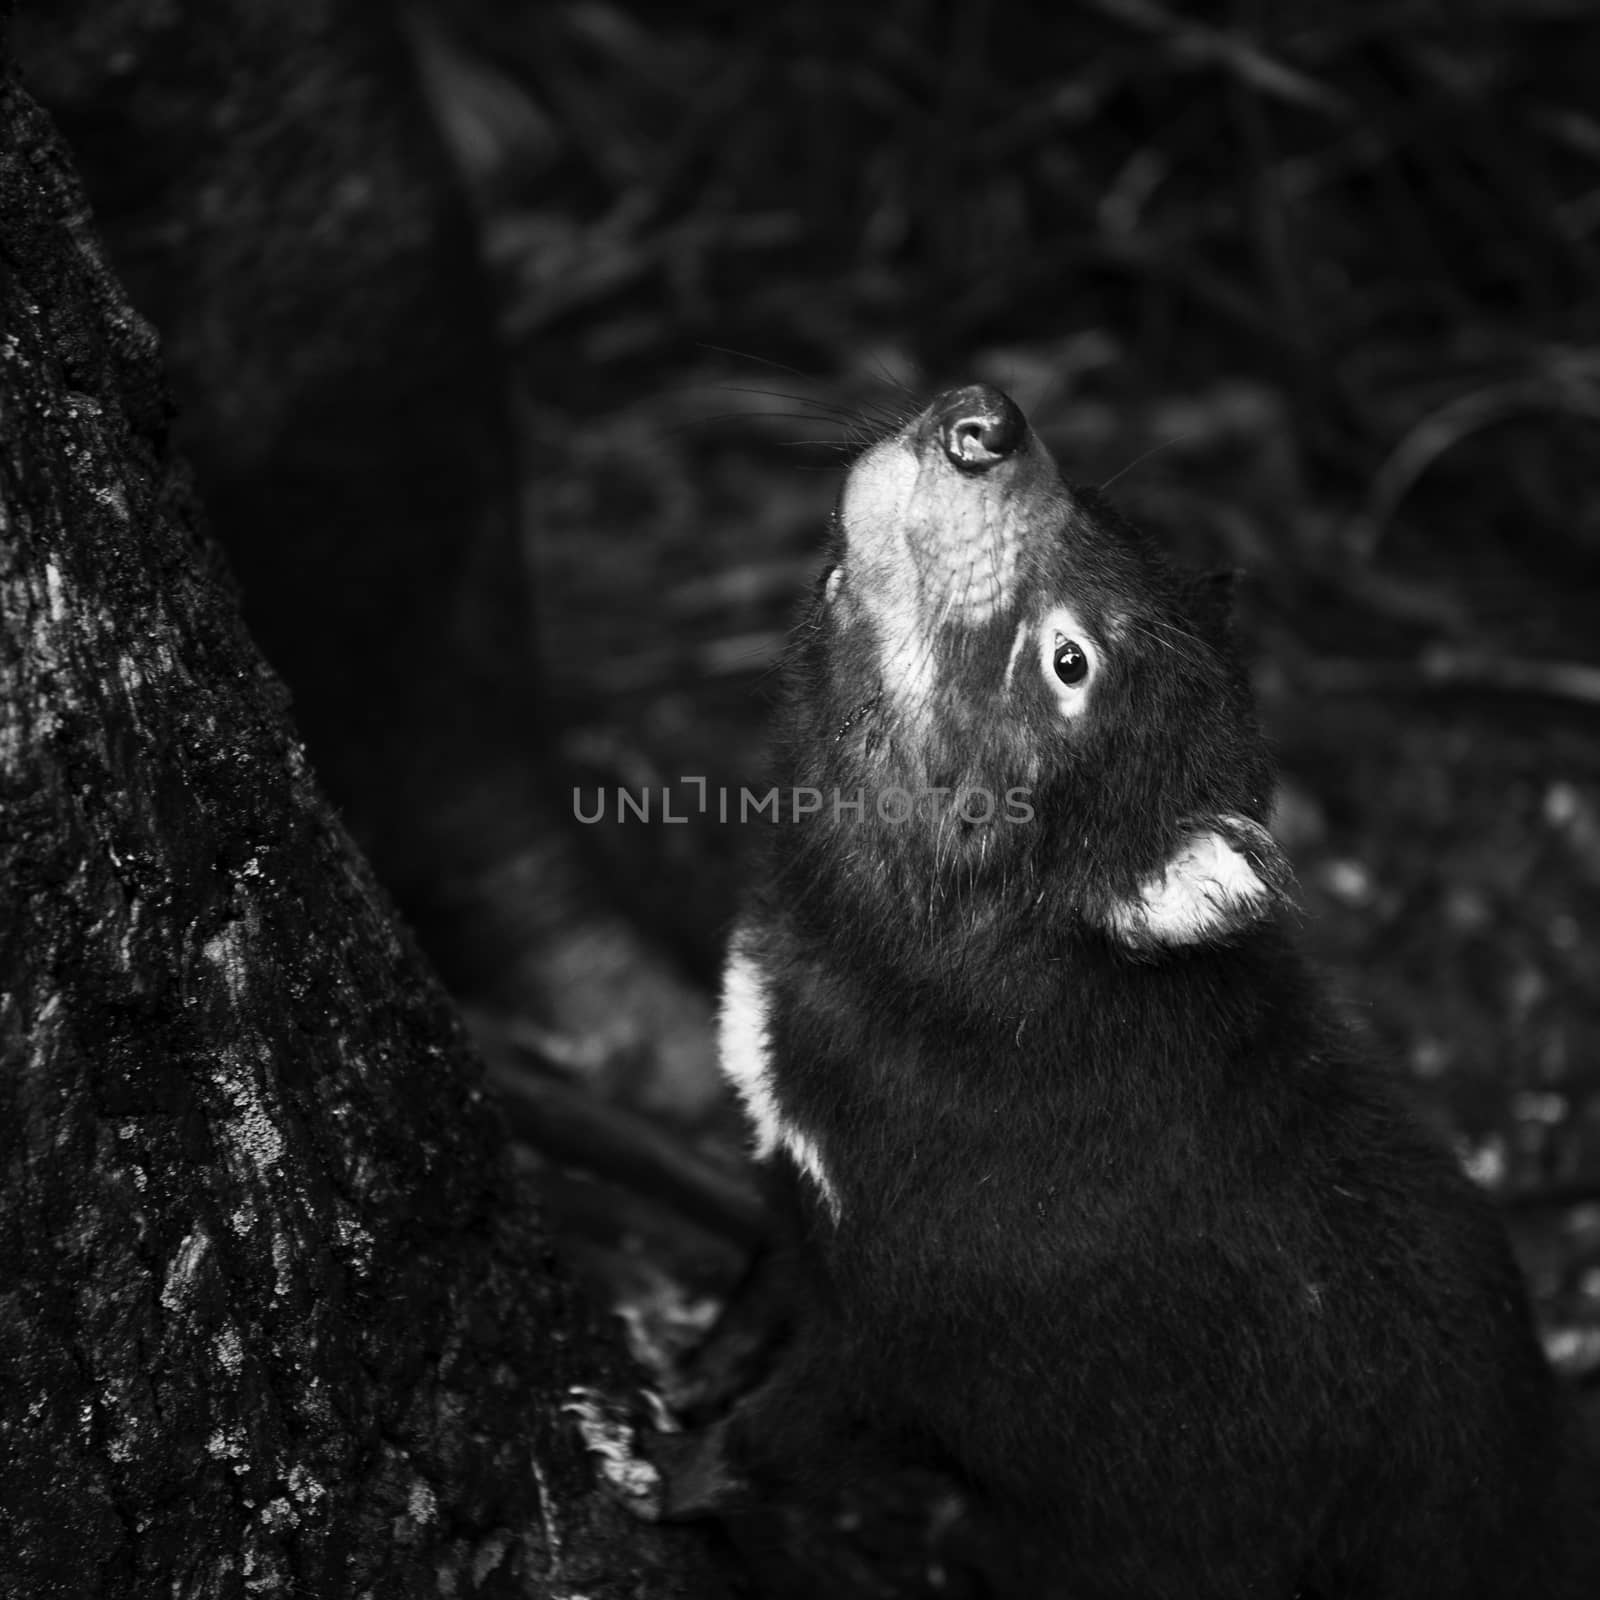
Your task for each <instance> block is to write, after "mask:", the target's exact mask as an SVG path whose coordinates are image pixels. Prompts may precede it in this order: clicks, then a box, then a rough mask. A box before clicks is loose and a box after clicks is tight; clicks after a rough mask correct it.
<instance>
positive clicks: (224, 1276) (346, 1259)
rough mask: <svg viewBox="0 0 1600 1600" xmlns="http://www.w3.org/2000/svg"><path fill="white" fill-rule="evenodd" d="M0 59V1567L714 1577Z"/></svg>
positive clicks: (280, 1576)
mask: <svg viewBox="0 0 1600 1600" xmlns="http://www.w3.org/2000/svg"><path fill="white" fill-rule="evenodd" d="M169 411H170V406H169V402H168V400H167V398H166V394H165V390H164V387H163V384H162V381H161V379H160V376H159V367H158V360H157V354H156V349H155V342H154V339H153V336H152V334H151V331H150V329H149V327H148V326H147V325H146V324H145V323H144V322H143V321H142V320H141V319H140V318H139V317H138V316H137V315H136V314H135V313H134V312H133V311H131V310H130V308H129V307H128V305H127V303H126V301H125V300H124V298H123V296H122V294H121V292H120V290H119V288H118V286H117V285H116V283H115V282H114V280H113V278H112V277H111V275H110V273H109V272H108V271H107V269H106V267H105V266H104V264H103V261H102V259H101V256H100V254H99V251H98V248H97V246H96V244H95V241H94V238H93V233H92V226H91V224H90V222H89V220H88V217H87V215H86V211H85V207H84V203H83V199H82V196H81V193H80V192H79V189H78V186H77V183H76V180H75V179H74V177H73V175H72V173H71V171H70V165H69V162H68V159H67V157H66V155H65V153H64V150H63V148H62V146H61V145H60V144H59V143H58V142H57V140H56V139H55V136H54V134H53V131H52V130H51V128H50V127H49V125H48V122H47V121H46V119H44V118H43V116H42V114H41V113H40V112H39V111H38V110H37V108H36V107H35V106H34V105H33V104H32V103H31V102H30V101H29V100H28V98H27V97H26V96H25V95H24V94H23V93H22V92H21V91H20V90H19V89H18V88H17V87H16V86H15V85H14V83H13V82H12V81H11V80H10V77H9V75H7V77H6V79H5V82H4V85H3V87H0V517H3V522H0V885H3V898H0V991H3V993H0V1173H3V1183H4V1195H3V1203H0V1592H4V1593H5V1594H7V1595H15V1596H19V1597H31V1596H35V1595H40V1596H42V1595H47V1594H60V1595H73V1596H93V1595H115V1596H119V1597H123V1596H134V1597H138V1596H145V1595H149V1596H152V1597H153V1596H155V1595H158V1594H159V1595H161V1596H174V1595H176V1596H216V1597H219V1600H220V1597H232V1596H244V1595H246V1594H282V1595H288V1594H298V1595H314V1596H319V1597H320V1596H329V1597H336V1596H345V1595H349V1596H358V1595H374V1596H378V1595H381V1596H384V1597H386V1600H387V1597H391V1596H412V1595H424V1594H427V1595H433V1594H452V1595H466V1594H480V1593H481V1594H485V1595H511V1594H517V1595H529V1594H533V1595H556V1594H570V1593H574V1592H577V1591H579V1590H581V1591H582V1592H583V1593H585V1594H588V1595H591V1596H600V1595H620V1594H629V1595H638V1594H652V1595H663V1596H664V1595H669V1594H681V1593H687V1594H695V1595H707V1594H715V1593H717V1592H718V1590H717V1588H716V1585H715V1583H714V1582H713V1580H712V1579H711V1578H710V1577H709V1576H708V1575H707V1574H706V1573H705V1572H704V1571H703V1570H702V1569H701V1568H700V1567H699V1566H698V1561H699V1557H698V1554H697V1550H696V1548H695V1547H692V1546H690V1545H687V1544H683V1543H680V1542H677V1541H670V1542H669V1541H668V1540H667V1538H666V1536H663V1535H660V1534H657V1533H656V1532H654V1531H652V1530H643V1529H639V1528H638V1527H637V1526H636V1525H634V1524H633V1523H631V1522H630V1521H628V1520H627V1519H626V1518H624V1517H622V1516H621V1514H620V1513H617V1512H615V1511H614V1510H613V1509H612V1508H611V1507H610V1505H609V1504H608V1503H607V1502H606V1501H605V1500H604V1499H603V1497H601V1496H600V1495H598V1494H597V1493H596V1492H595V1491H594V1487H593V1482H594V1480H593V1476H592V1474H591V1472H590V1470H589V1467H588V1464H587V1462H586V1461H585V1460H584V1459H583V1457H582V1454H581V1448H580V1445H579V1441H578V1440H577V1438H576V1436H575V1434H574V1433H573V1431H572V1430H571V1428H570V1427H569V1426H568V1424H567V1420H566V1419H565V1418H564V1417H563V1416H562V1414H561V1413H560V1410H559V1406H560V1403H561V1400H562V1398H563V1397H564V1395H565V1393H566V1390H567V1387H568V1385H569V1384H570V1383H571V1382H574V1381H588V1382H597V1381H598V1382H602V1383H604V1382H615V1381H618V1379H619V1378H620V1377H621V1375H622V1371H623V1369H622V1368H621V1366H620V1365H619V1364H618V1358H617V1356H616V1354H615V1351H614V1349H613V1348H612V1345H611V1343H610V1340H609V1338H608V1336H607V1335H606V1334H605V1331H604V1329H603V1328H601V1327H600V1326H597V1324H596V1322H595V1321H594V1320H593V1319H592V1318H591V1316H590V1314H589V1313H588V1312H587V1311H586V1309H585V1308H584V1306H583V1305H582V1304H581V1303H580V1302H579V1301H578V1299H577V1297H576V1296H575V1295H574V1294H573V1292H572V1291H571V1290H570V1289H569V1288H568V1287H567V1285H566V1283H565V1281H564V1280H563V1278H562V1277H561V1275H560V1273H559V1272H558V1271H557V1270H556V1269H555V1267H554V1264H553V1262H552V1260H551V1258H550V1255H549V1253H548V1250H547V1248H546V1246H545V1244H544V1242H543V1240H542V1237H541V1235H540V1233H539V1230H538V1227H537V1224H536V1220H535V1219H534V1218H533V1217H532V1215H531V1213H530V1212H529V1210H528V1208H527V1206H526V1204H525V1202H524V1201H523V1200H522V1199H521V1198H520V1197H519V1196H518V1194H517V1193H516V1192H515V1190H514V1187H513V1185H512V1183H511V1180H510V1179H509V1177H508V1175H507V1169H506V1167H505V1165H504V1163H503V1161H502V1160H501V1159H500V1155H499V1151H500V1146H501V1142H502V1141H501V1137H500V1130H499V1126H498V1123H497V1119H496V1117H495V1114H494V1112H493V1109H492V1107H491V1106H490V1104H489V1103H488V1102H487V1101H486V1100H485V1098H484V1096H483V1094H482V1092H481V1089H480V1086H479V1080H478V1075H477V1072H476V1070H475V1067H474V1064H473V1062H472V1061H471V1059H470V1056H469V1053H468V1051H467V1050H466V1048H465V1046H464V1042H463V1036H462V1033H461V1030H460V1028H459V1025H458V1023H457V1021H456V1020H455V1018H454V1016H453V1014H452V1011H451V1008H450V1005H449V1003H448V1001H447V1000H446V999H445V998H444V996H443V994H442V992H441V990H440V989H439V988H438V986H437V985H436V983H435V982H434V981H433V979H432V978H431V976H430V974H429V972H428V971H427V970H426V968H425V967H424V965H423V964H422V963H421V962H420V961H419V959H418V956H417V954H416V952H415V950H414V948H413V947H412V945H411V943H410V941H409V938H408V937H407V936H406V935H405V934H404V933H403V932H401V931H398V930H397V929H396V927H395V925H394V923H393V921H392V918H391V916H390V912H389V907H388V904H387V902H386V900H385V898H384V896H383V894H382V893H381V891H379V890H378V889H377V887H376V886H375V884H374V881H373V879H372V877H371V876H370V874H369V872H368V870H367V868H366V866H365V864H364V863H363V862H362V860H361V859H360V857H359V855H358V854H357V853H356V852H355V851H354V849H353V847H352V845H351V843H350V841H349V839H348V838H347V836H346V835H345V834H344V832H343V831H342V829H341V827H340V825H339V824H338V822H337V821H336V820H335V819H334V817H333V816H332V814H331V813H330V811H329V809H328V807H327V806H326V804H325V803H324V801H323V800H322V799H321V797H320V795H319V794H318V792H317V789H316V786H315V784H314V782H313V779H312V777H311V775H310V772H309V770H308V767H307V763H306V761H305V758H304V756H303V753H302V751H301V749H300V747H299V745H298V744H297V742H296V740H295V738H294V736H293V734H292V732H291V731H290V728H289V726H288V724H287V722H286V719H285V702H286V696H285V694H284V691H283V689H282V687H281V685H280V683H279V682H278V680H277V679H276V678H275V677H274V676H273V675H272V673H271V672H270V671H269V670H268V669H267V668H266V667H265V666H264V665H263V663H262V661H261V659H260V658H259V656H258V655H257V654H256V652H255V650H254V648H253V646H252V645H251V643H250V640H249V639H248V637H247V636H246V634H245V632H244V630H243V628H242V626H241V624H240V621H239V618H238V615H237V611H236V608H235V606H234V603H233V599H232V595H231V593H230V591H229V590H228V588H227V587H226V585H225V583H224V582H223V581H221V579H220V577H219V572H218V567H217V563H216V561H215V559H214V558H213V557H212V555H211V554H210V552H209V549H208V546H207V543H206V539H205V536H204V530H203V528H202V527H201V524H200V521H199V516H198V512H197V508H196V503H195V500H194V498H193V495H192V492H191V489H190V487H189V484H188V481H187V476H186V473H185V470H184V468H183V466H182V464H181V461H180V460H179V458H178V457H177V455H176V454H175V452H174V451H173V449H172V447H171V445H170V443H169V440H168V437H167V433H168V419H169Z"/></svg>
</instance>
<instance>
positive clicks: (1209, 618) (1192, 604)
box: [1187, 567, 1240, 639]
mask: <svg viewBox="0 0 1600 1600" xmlns="http://www.w3.org/2000/svg"><path fill="white" fill-rule="evenodd" d="M1239 577H1240V574H1239V571H1238V569H1237V568H1234V567H1223V568H1219V569H1218V570H1217V571H1215V572H1200V573H1196V574H1195V576H1194V577H1193V578H1192V579H1191V580H1190V582H1189V585H1188V594H1187V599H1188V602H1189V610H1190V611H1191V612H1192V613H1193V615H1194V620H1195V621H1196V622H1197V623H1199V624H1200V626H1201V627H1202V628H1203V629H1204V630H1205V631H1206V633H1208V634H1209V635H1211V636H1212V637H1213V638H1217V639H1226V638H1228V637H1229V636H1230V635H1231V634H1232V633H1233V606H1234V597H1235V595H1236V594H1237V593H1238V589H1239Z"/></svg>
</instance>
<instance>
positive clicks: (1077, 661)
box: [1051, 633, 1089, 687]
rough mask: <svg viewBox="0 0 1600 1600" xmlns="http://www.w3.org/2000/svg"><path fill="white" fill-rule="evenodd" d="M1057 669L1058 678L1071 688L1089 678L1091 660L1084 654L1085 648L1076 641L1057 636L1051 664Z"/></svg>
mask: <svg viewBox="0 0 1600 1600" xmlns="http://www.w3.org/2000/svg"><path fill="white" fill-rule="evenodd" d="M1051 664H1052V665H1053V666H1054V667H1055V669H1056V676H1057V677H1058V678H1059V679H1060V680H1061V681H1062V682H1063V683H1064V684H1066V685H1068V686H1069V687H1070V686H1071V685H1073V684H1077V683H1082V682H1083V680H1084V679H1085V678H1087V677H1088V676H1089V658H1088V656H1086V655H1085V654H1084V652H1083V646H1082V645H1080V644H1079V643H1078V641H1077V640H1076V639H1063V638H1062V637H1061V635H1060V634H1059V633H1058V634H1057V635H1056V648H1055V655H1054V657H1053V658H1052V663H1051Z"/></svg>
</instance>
